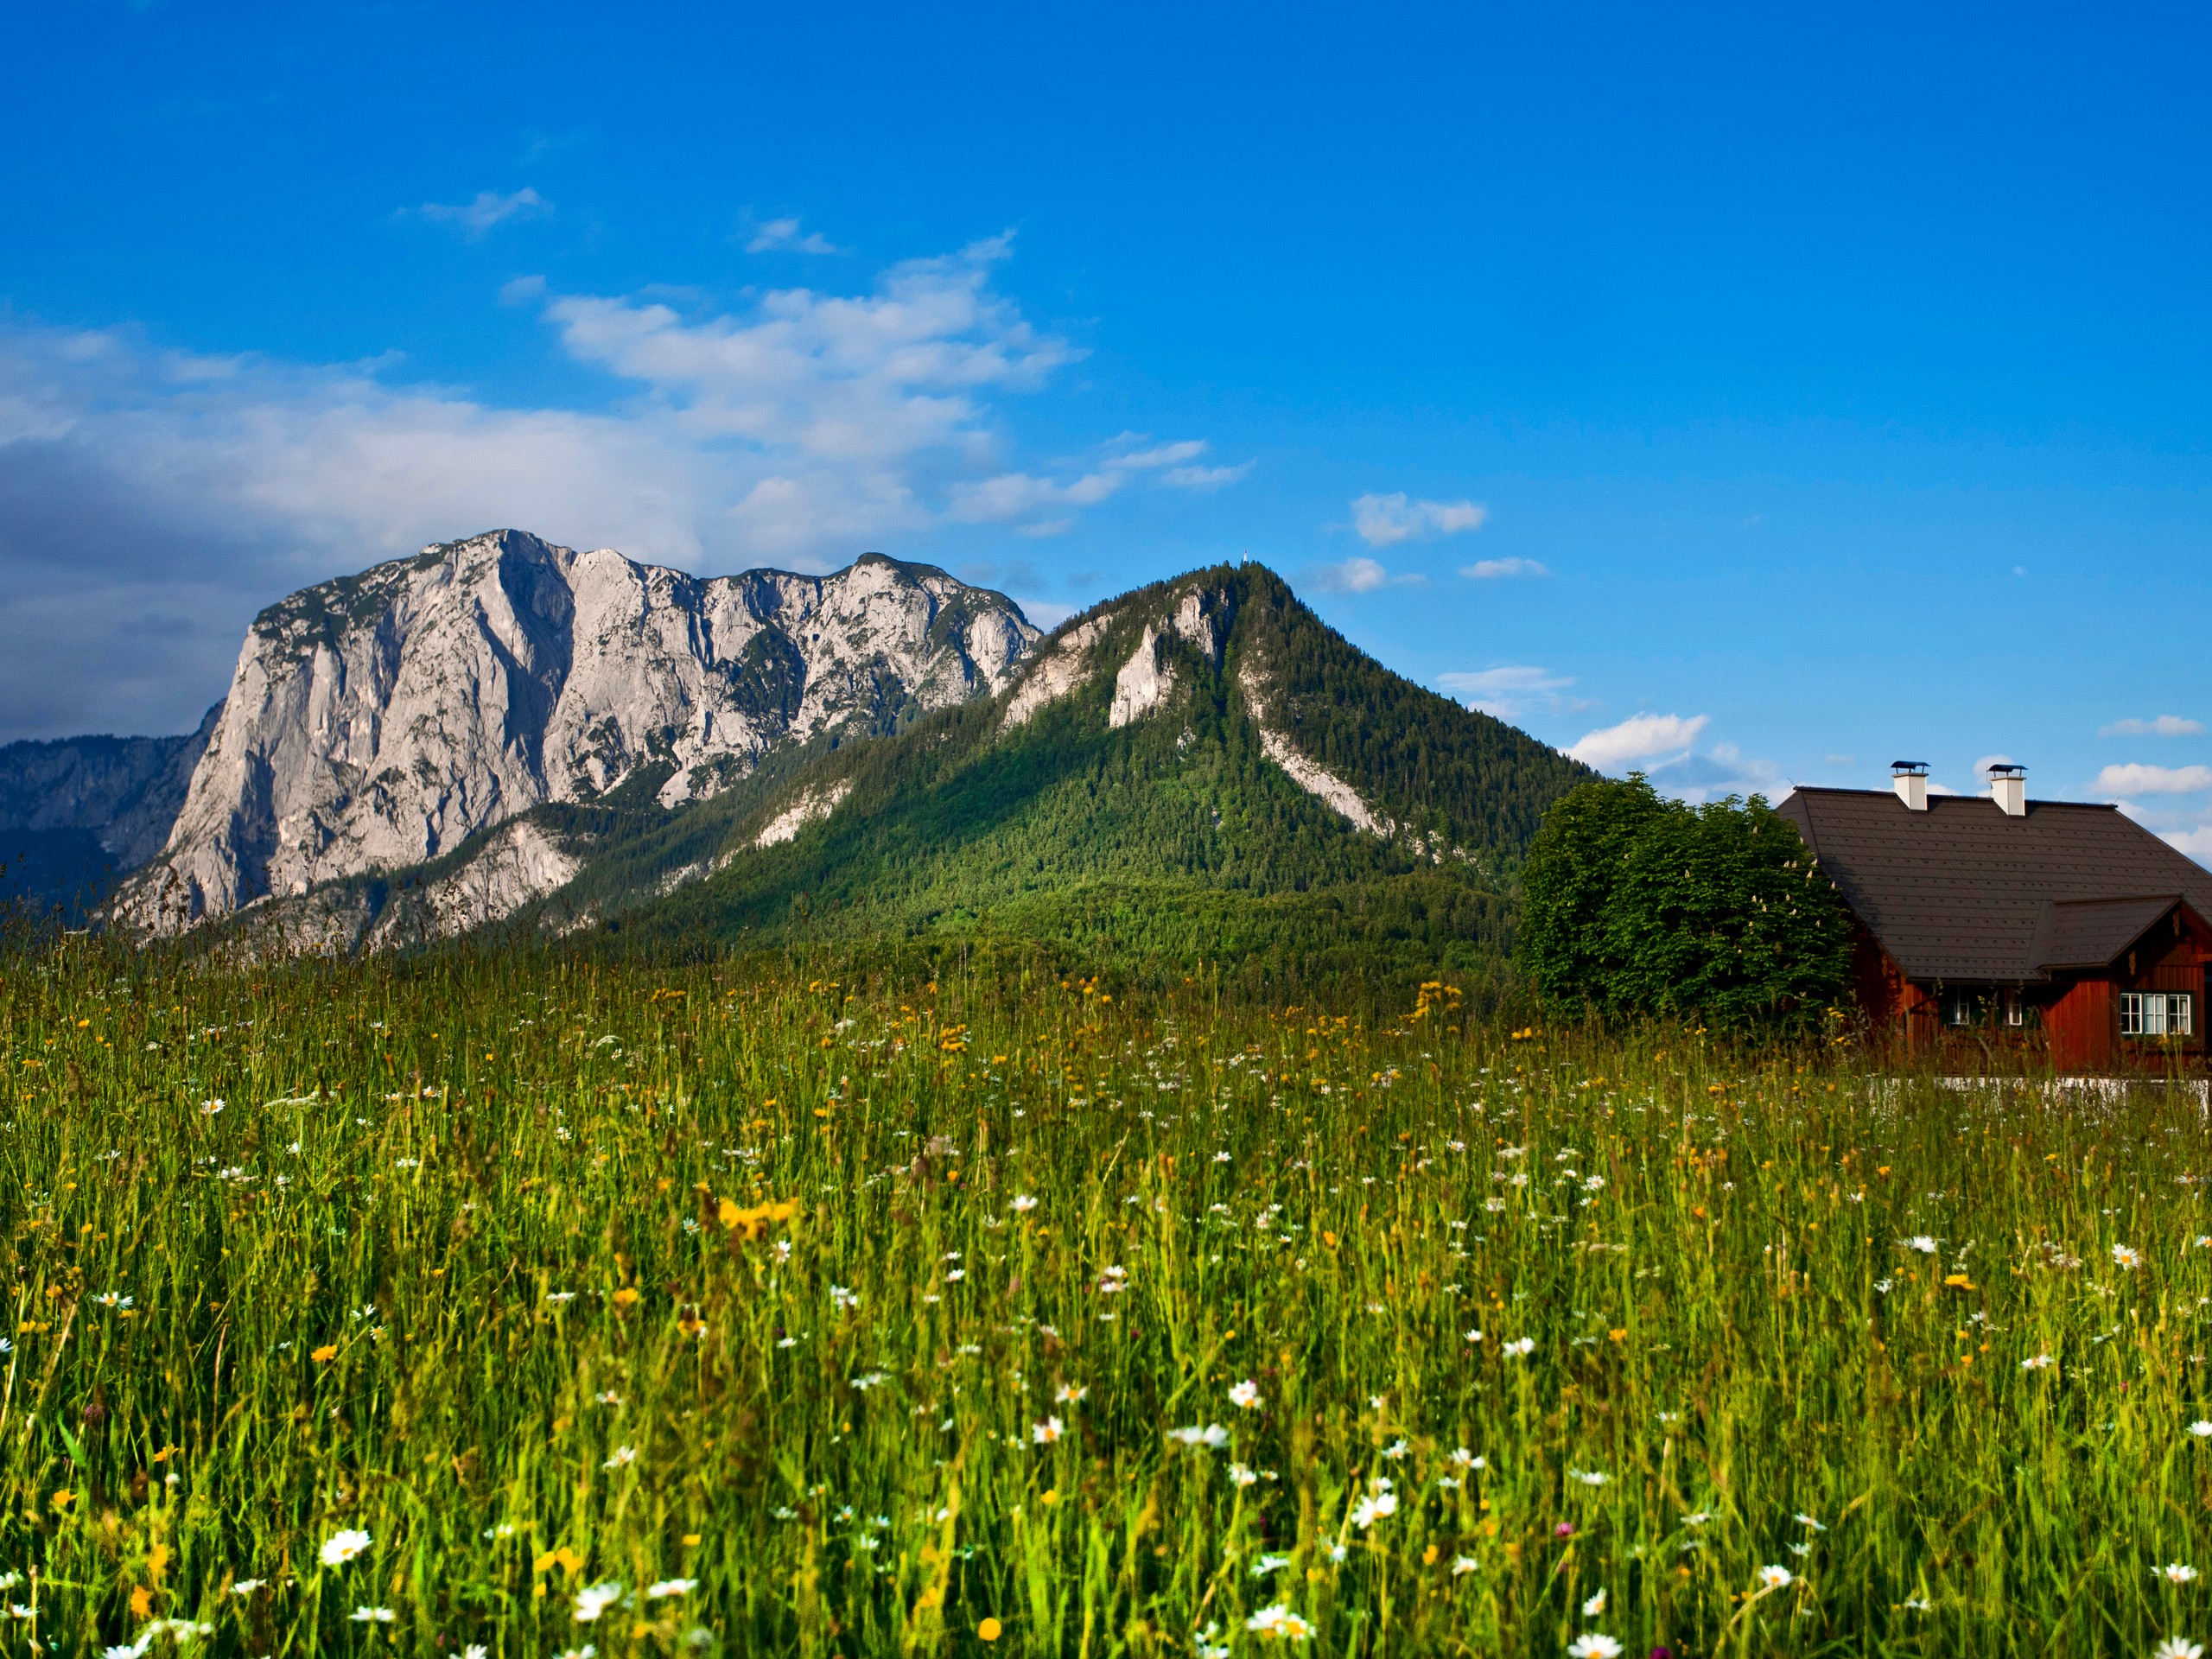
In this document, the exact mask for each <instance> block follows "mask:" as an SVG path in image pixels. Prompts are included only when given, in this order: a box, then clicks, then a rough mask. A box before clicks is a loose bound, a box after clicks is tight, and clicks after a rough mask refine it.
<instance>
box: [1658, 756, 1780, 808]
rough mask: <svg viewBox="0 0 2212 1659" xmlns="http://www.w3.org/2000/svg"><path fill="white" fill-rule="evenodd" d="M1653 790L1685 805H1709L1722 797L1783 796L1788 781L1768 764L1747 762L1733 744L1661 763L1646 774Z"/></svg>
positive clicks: (1764, 761) (1772, 764)
mask: <svg viewBox="0 0 2212 1659" xmlns="http://www.w3.org/2000/svg"><path fill="white" fill-rule="evenodd" d="M1647 776H1649V779H1650V780H1651V786H1652V787H1653V788H1654V789H1656V790H1659V791H1662V792H1664V793H1666V794H1669V795H1676V796H1680V797H1681V798H1682V799H1684V800H1686V801H1710V800H1715V799H1718V798H1719V797H1721V796H1723V795H1752V794H1758V795H1764V796H1766V797H1767V798H1769V799H1770V800H1771V799H1775V798H1778V797H1780V796H1781V795H1783V794H1784V793H1786V792H1787V791H1788V789H1789V781H1788V780H1787V779H1784V778H1783V776H1782V772H1781V769H1780V768H1779V767H1777V766H1775V764H1774V763H1773V762H1772V761H1770V760H1751V759H1747V758H1746V757H1745V754H1744V753H1743V752H1742V751H1741V750H1739V749H1738V747H1736V746H1735V745H1734V744H1733V743H1716V744H1714V745H1713V747H1711V748H1709V749H1705V750H1693V751H1692V752H1691V753H1688V754H1684V755H1678V756H1677V757H1675V759H1674V760H1662V761H1661V762H1660V763H1659V764H1657V765H1656V766H1653V767H1651V769H1650V771H1649V772H1648V773H1647Z"/></svg>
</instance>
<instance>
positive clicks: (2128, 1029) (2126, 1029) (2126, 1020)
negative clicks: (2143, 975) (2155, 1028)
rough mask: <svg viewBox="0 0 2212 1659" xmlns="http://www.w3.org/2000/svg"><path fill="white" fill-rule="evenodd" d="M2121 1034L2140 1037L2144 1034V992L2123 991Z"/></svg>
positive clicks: (2121, 997)
mask: <svg viewBox="0 0 2212 1659" xmlns="http://www.w3.org/2000/svg"><path fill="white" fill-rule="evenodd" d="M2142 1034H2143V993H2142V992H2140V991H2122V992H2121V993H2120V1035H2121V1036H2123V1037H2140V1036H2141V1035H2142Z"/></svg>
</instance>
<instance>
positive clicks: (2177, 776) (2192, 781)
mask: <svg viewBox="0 0 2212 1659" xmlns="http://www.w3.org/2000/svg"><path fill="white" fill-rule="evenodd" d="M2097 788H2098V789H2099V790H2101V791H2103V792H2104V793H2105V794H2107V795H2194V794H2195V793H2196V791H2199V790H2203V789H2212V766H2107V767H2106V768H2105V769H2104V770H2103V771H2102V772H2099V773H2098V774H2097Z"/></svg>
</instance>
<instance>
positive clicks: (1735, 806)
mask: <svg viewBox="0 0 2212 1659" xmlns="http://www.w3.org/2000/svg"><path fill="white" fill-rule="evenodd" d="M1517 950H1518V956H1519V960H1520V964H1521V968H1522V971H1523V972H1524V973H1526V974H1527V975H1528V976H1529V980H1530V982H1532V983H1533V984H1534V985H1535V989H1536V992H1537V994H1538V995H1540V996H1541V998H1542V999H1543V1000H1544V1001H1546V1002H1547V1003H1548V1004H1550V1005H1552V1006H1553V1007H1557V1008H1560V1009H1565V1010H1570V1011H1584V1010H1592V1009H1594V1010H1596V1011H1598V1012H1600V1013H1603V1014H1626V1015H1635V1014H1678V1015H1683V1016H1695V1017H1697V1018H1699V1019H1701V1020H1707V1021H1710V1022H1713V1023H1715V1024H1720V1025H1726V1026H1748V1025H1760V1024H1767V1025H1772V1024H1781V1025H1794V1024H1797V1023H1801V1022H1803V1021H1805V1020H1810V1019H1814V1018H1817V1017H1818V1016H1819V1014H1821V1011H1822V1010H1823V1009H1824V1008H1826V1007H1828V1006H1830V1005H1831V1004H1832V1003H1834V1001H1835V1000H1836V999H1837V998H1838V997H1839V996H1840V995H1841V993H1842V990H1843V988H1844V982H1845V976H1846V974H1847V969H1848V965H1849V920H1848V918H1847V915H1846V912H1845V911H1844V908H1843V906H1842V904H1841V902H1840V900H1839V899H1837V897H1836V893H1835V889H1834V887H1833V886H1832V885H1831V884H1830V883H1829V881H1828V880H1827V877H1826V876H1824V875H1822V874H1821V872H1820V868H1819V867H1818V866H1817V865H1816V864H1815V862H1814V860H1813V856H1812V854H1811V853H1810V852H1809V851H1808V849H1807V848H1806V846H1805V843H1804V842H1803V841H1802V839H1801V838H1800V837H1799V836H1798V834H1797V830H1796V826H1795V825H1793V824H1792V823H1790V822H1789V820H1788V819H1787V818H1784V817H1782V816H1781V815H1780V814H1779V813H1777V812H1776V811H1775V810H1773V809H1772V808H1770V807H1769V806H1768V805H1767V804H1766V803H1765V802H1764V800H1762V799H1760V798H1758V796H1753V797H1752V798H1751V799H1750V800H1749V801H1744V800H1740V799H1738V798H1735V797H1733V796H1731V797H1730V798H1728V799H1726V800H1724V801H1716V802H1714V803H1713V804H1710V805H1707V806H1688V805H1685V804H1682V803H1681V802H1679V801H1670V800H1667V799H1665V798H1662V796H1660V795H1659V793H1658V792H1657V791H1656V790H1654V789H1653V788H1652V787H1651V785H1649V783H1648V782H1646V781H1645V779H1643V776H1642V775H1641V774H1638V775H1637V776H1634V777H1631V778H1630V779H1627V780H1626V781H1624V782H1623V781H1616V780H1614V779H1600V780H1599V781H1598V782H1596V783H1590V784H1585V785H1582V786H1581V787H1580V788H1579V789H1576V790H1574V791H1572V792H1571V793H1569V794H1567V796H1565V797H1563V798H1561V799H1560V802H1559V804H1557V805H1555V806H1554V807H1553V808H1552V809H1551V810H1550V811H1549V812H1548V813H1547V814H1546V815H1545V817H1544V823H1543V827H1542V829H1541V830H1539V831H1538V833H1537V836H1536V839H1535V844H1534V845H1533V846H1532V847H1531V848H1530V849H1529V863H1528V868H1527V873H1526V875H1525V878H1524V884H1523V899H1522V921H1521V930H1520V938H1519V943H1518V947H1517Z"/></svg>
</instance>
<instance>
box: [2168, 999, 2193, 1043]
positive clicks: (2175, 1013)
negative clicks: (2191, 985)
mask: <svg viewBox="0 0 2212 1659" xmlns="http://www.w3.org/2000/svg"><path fill="white" fill-rule="evenodd" d="M2195 1001H2196V998H2195V997H2193V996H2191V995H2190V994H2189V993H2188V992H2187V991H2176V992H2175V993H2174V994H2173V995H2171V996H2170V997H2168V998H2167V999H2166V1024H2167V1026H2168V1027H2169V1028H2170V1029H2171V1031H2172V1032H2173V1033H2174V1035H2175V1036H2177V1037H2186V1036H2188V1035H2189V1034H2190V1033H2191V1032H2193V1031H2195V1030H2196V1020H2195V1018H2194V1015H2195V1014H2196V1010H2195V1008H2193V1007H2191V1006H2190V1005H2191V1004H2192V1003H2194V1002H2195Z"/></svg>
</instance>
